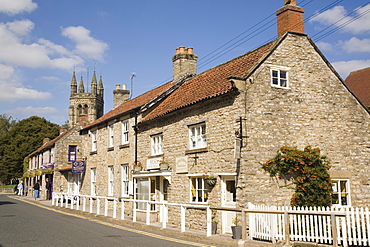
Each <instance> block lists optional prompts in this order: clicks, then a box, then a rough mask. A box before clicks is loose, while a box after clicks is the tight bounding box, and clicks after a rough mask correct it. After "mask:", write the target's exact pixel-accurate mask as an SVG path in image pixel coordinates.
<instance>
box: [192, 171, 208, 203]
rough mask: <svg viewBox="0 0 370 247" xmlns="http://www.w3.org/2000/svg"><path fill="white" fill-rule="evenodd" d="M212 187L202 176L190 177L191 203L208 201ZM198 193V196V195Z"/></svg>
mask: <svg viewBox="0 0 370 247" xmlns="http://www.w3.org/2000/svg"><path fill="white" fill-rule="evenodd" d="M210 192H211V187H210V185H208V184H207V183H206V181H205V179H204V177H202V176H191V177H190V202H191V203H201V204H206V203H208V198H209V194H210ZM197 195H198V196H197Z"/></svg>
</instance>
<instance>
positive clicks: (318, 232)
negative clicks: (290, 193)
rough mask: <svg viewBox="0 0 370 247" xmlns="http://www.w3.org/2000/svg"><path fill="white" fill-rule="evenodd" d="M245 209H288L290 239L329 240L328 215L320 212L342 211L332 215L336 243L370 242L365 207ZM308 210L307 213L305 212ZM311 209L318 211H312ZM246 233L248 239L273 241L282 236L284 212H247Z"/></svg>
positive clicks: (330, 237)
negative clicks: (340, 213) (247, 232)
mask: <svg viewBox="0 0 370 247" xmlns="http://www.w3.org/2000/svg"><path fill="white" fill-rule="evenodd" d="M248 209H261V210H266V211H268V210H271V211H272V210H281V211H289V212H291V213H290V214H289V217H288V222H289V237H290V240H291V241H305V242H317V243H322V244H332V243H333V235H334V234H333V232H332V225H333V222H332V218H331V217H330V216H322V215H319V213H321V212H328V213H330V212H342V213H344V214H345V216H344V217H333V219H335V225H336V236H337V242H338V244H340V245H342V246H370V238H369V236H370V212H369V209H368V208H354V207H345V208H337V207H330V208H329V207H327V208H311V207H310V208H307V207H303V208H297V207H295V208H292V207H289V206H287V207H275V206H261V205H253V204H251V203H250V204H249V205H248ZM307 212H309V213H310V214H305V213H307ZM315 213H318V214H317V215H315ZM248 217H249V235H250V238H252V239H260V240H267V241H272V242H276V241H279V240H284V239H285V229H286V227H285V225H284V224H285V221H284V214H270V213H250V214H248Z"/></svg>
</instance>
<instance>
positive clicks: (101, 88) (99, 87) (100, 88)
mask: <svg viewBox="0 0 370 247" xmlns="http://www.w3.org/2000/svg"><path fill="white" fill-rule="evenodd" d="M98 94H99V95H100V96H101V97H102V98H103V96H104V86H103V78H102V76H100V79H99V86H98Z"/></svg>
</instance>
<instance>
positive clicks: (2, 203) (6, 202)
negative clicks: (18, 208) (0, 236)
mask: <svg viewBox="0 0 370 247" xmlns="http://www.w3.org/2000/svg"><path fill="white" fill-rule="evenodd" d="M6 204H17V203H15V202H9V201H0V206H1V205H6ZM0 247H1V245H0Z"/></svg>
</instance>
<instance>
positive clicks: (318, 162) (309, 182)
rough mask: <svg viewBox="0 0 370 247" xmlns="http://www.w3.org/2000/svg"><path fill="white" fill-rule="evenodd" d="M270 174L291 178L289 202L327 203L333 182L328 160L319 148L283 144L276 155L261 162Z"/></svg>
mask: <svg viewBox="0 0 370 247" xmlns="http://www.w3.org/2000/svg"><path fill="white" fill-rule="evenodd" d="M262 168H263V169H264V170H265V171H267V172H269V173H270V175H271V176H278V178H285V179H290V178H293V184H295V185H296V190H295V193H294V194H293V196H292V198H291V201H290V204H291V206H300V207H302V206H313V207H315V206H316V207H318V206H330V205H331V194H332V184H331V181H330V176H329V169H330V166H329V160H328V158H327V157H326V156H322V155H321V154H320V149H319V148H311V147H310V146H307V147H305V149H304V150H303V151H301V150H298V149H297V148H291V147H282V148H281V149H280V150H279V151H278V153H277V154H276V156H275V158H273V159H270V160H268V161H266V163H264V164H262Z"/></svg>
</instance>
